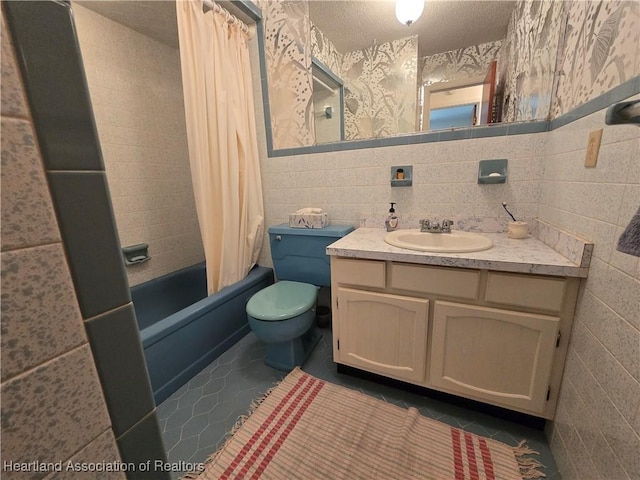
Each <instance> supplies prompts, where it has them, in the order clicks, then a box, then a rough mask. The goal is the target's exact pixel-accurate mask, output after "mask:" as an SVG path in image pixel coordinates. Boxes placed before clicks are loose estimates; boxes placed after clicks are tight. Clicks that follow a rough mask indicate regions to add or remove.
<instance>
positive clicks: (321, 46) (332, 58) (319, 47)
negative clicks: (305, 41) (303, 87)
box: [311, 23, 344, 79]
mask: <svg viewBox="0 0 640 480" xmlns="http://www.w3.org/2000/svg"><path fill="white" fill-rule="evenodd" d="M311 55H313V56H314V57H316V58H317V59H318V60H320V61H321V62H322V63H324V64H325V65H326V66H327V67H329V69H330V70H331V71H332V72H333V73H335V74H336V75H337V76H338V77H339V78H341V79H342V59H343V57H344V55H342V54H341V53H340V52H339V51H338V50H336V47H335V46H334V45H333V43H332V42H331V40H329V39H328V38H327V37H326V36H325V35H324V34H323V33H322V31H321V30H320V29H318V27H316V26H315V25H314V24H313V23H312V24H311Z"/></svg>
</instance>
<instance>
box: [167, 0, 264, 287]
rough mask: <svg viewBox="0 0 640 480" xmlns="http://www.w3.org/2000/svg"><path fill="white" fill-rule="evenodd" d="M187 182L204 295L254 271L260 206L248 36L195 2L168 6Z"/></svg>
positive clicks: (260, 230) (199, 1)
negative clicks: (172, 11) (173, 21)
mask: <svg viewBox="0 0 640 480" xmlns="http://www.w3.org/2000/svg"><path fill="white" fill-rule="evenodd" d="M176 11H177V18H178V34H179V40H180V60H181V63H182V88H183V90H184V104H185V114H186V123H187V138H188V144H189V160H190V165H191V178H192V181H193V191H194V195H195V200H196V209H197V212H198V222H199V224H200V231H201V234H202V242H203V245H204V252H205V258H206V262H207V288H208V291H209V294H212V293H215V292H217V291H218V290H220V289H221V288H223V287H225V286H227V285H231V284H233V283H235V282H237V281H239V280H241V279H242V278H244V277H245V276H246V275H247V273H248V272H249V270H250V269H251V267H252V266H253V265H255V263H256V261H257V258H258V254H259V252H260V247H261V245H262V237H263V232H264V207H263V203H262V184H261V178H260V163H259V158H258V145H257V137H256V126H255V116H254V103H253V90H252V83H251V70H250V66H249V51H248V45H247V39H248V36H247V34H246V33H244V32H242V30H241V28H240V26H239V25H238V24H230V23H228V22H227V18H226V17H225V15H223V14H220V13H214V12H213V11H212V10H210V11H208V12H206V13H203V11H202V0H178V1H176Z"/></svg>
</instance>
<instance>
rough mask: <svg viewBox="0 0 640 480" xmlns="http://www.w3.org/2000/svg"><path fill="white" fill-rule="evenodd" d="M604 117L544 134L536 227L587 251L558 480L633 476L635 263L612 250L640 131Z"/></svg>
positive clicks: (636, 426)
mask: <svg viewBox="0 0 640 480" xmlns="http://www.w3.org/2000/svg"><path fill="white" fill-rule="evenodd" d="M636 98H640V97H636ZM604 115H605V111H604V110H601V111H599V112H596V113H593V114H591V115H588V116H586V117H584V118H582V119H580V120H578V121H576V122H573V123H571V124H569V125H566V126H564V127H561V128H559V129H556V130H553V131H551V132H549V133H548V134H545V135H546V136H547V137H548V139H547V154H546V156H545V165H544V171H545V173H544V179H543V183H542V185H543V186H542V192H541V196H540V207H539V218H540V219H541V220H544V221H547V222H549V223H552V224H554V225H556V226H559V227H560V228H563V229H565V230H568V231H570V232H573V233H576V234H578V235H581V236H584V237H585V238H588V239H590V240H592V241H593V242H594V243H595V246H594V251H593V258H592V260H591V268H590V271H589V278H588V279H587V281H586V284H585V285H583V288H582V291H581V293H580V297H579V300H578V305H577V310H576V316H575V322H574V327H573V334H572V338H571V343H570V346H569V353H568V357H567V364H566V369H565V375H564V381H563V382H564V383H563V386H562V391H561V394H560V399H559V403H558V411H557V418H556V421H555V422H554V423H553V425H552V426H551V428H550V429H549V434H550V436H551V446H552V451H553V454H554V456H555V459H556V462H557V463H558V466H559V469H560V471H561V473H562V478H563V479H565V480H572V479H580V480H583V479H590V478H602V479H614V478H615V479H631V478H637V476H638V472H639V471H640V456H639V455H638V452H640V259H639V258H638V257H635V256H632V255H627V254H625V253H621V252H618V251H617V250H616V249H615V245H616V242H617V239H618V238H619V236H620V234H621V233H622V231H623V229H624V228H625V227H626V226H627V224H628V223H629V221H630V220H631V217H632V216H633V214H634V213H635V212H636V211H637V209H638V207H639V206H640V128H638V127H637V126H633V125H619V126H607V125H605V124H604ZM600 128H603V129H604V131H603V135H602V146H601V147H600V155H599V159H598V164H597V166H596V168H585V167H584V157H585V151H586V145H587V136H588V134H589V132H590V131H591V130H595V129H600Z"/></svg>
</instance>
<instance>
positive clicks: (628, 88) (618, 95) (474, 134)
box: [265, 76, 640, 157]
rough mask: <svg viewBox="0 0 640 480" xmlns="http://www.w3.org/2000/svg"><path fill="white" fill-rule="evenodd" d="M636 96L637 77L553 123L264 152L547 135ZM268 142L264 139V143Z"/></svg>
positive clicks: (639, 87) (280, 154) (638, 89)
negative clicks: (546, 133)
mask: <svg viewBox="0 0 640 480" xmlns="http://www.w3.org/2000/svg"><path fill="white" fill-rule="evenodd" d="M637 94H640V76H637V77H634V78H632V79H630V80H628V81H626V82H624V83H623V84H621V85H618V86H617V87H614V88H613V89H611V90H609V91H608V92H605V93H603V94H602V95H600V96H598V97H596V98H594V99H592V100H589V101H588V102H586V103H584V104H583V105H580V106H579V107H577V108H575V109H574V110H572V111H570V112H567V113H565V114H564V115H562V116H561V117H558V118H556V119H554V120H551V121H547V120H535V121H531V122H519V123H505V124H496V125H492V126H486V127H472V128H466V129H457V130H451V131H435V132H422V133H416V134H413V135H402V136H398V137H387V138H380V139H371V140H352V141H346V142H339V143H332V144H321V145H311V146H308V147H298V148H287V149H279V150H273V149H272V148H268V156H269V157H286V156H288V155H304V154H307V153H321V152H337V151H344V150H357V149H361V148H375V147H387V146H396V145H414V144H419V143H429V142H444V141H449V140H462V139H470V138H489V137H498V136H507V135H522V134H528V133H541V132H550V131H552V130H555V129H556V128H560V127H562V126H564V125H567V124H569V123H571V122H575V121H576V120H579V119H581V118H582V117H585V116H587V115H591V114H592V113H595V112H597V111H599V110H602V109H603V108H606V107H608V106H609V105H611V104H613V103H616V102H620V101H622V100H625V99H626V98H629V97H631V96H633V95H637ZM267 112H268V110H266V109H265V117H266V120H267V121H269V125H270V115H269V114H268V113H267ZM270 140H271V138H270V136H267V143H269V142H270Z"/></svg>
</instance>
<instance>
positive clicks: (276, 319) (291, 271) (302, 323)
mask: <svg viewBox="0 0 640 480" xmlns="http://www.w3.org/2000/svg"><path fill="white" fill-rule="evenodd" d="M352 230H353V227H352V226H350V225H329V226H328V227H325V228H321V229H306V228H291V227H289V226H288V225H287V224H283V225H276V226H273V227H271V228H269V242H270V245H271V258H272V259H273V268H274V270H275V272H276V277H277V279H278V281H277V282H276V283H274V284H273V285H270V286H269V287H267V288H264V289H262V290H260V291H259V292H258V293H256V294H254V295H253V296H252V297H251V298H250V299H249V302H247V317H248V318H249V326H250V327H251V330H253V332H254V333H255V335H256V337H258V339H259V340H261V341H262V342H264V343H265V344H266V347H267V348H266V356H265V359H264V363H266V364H267V365H269V366H270V367H273V368H276V369H278V370H284V371H290V370H292V369H293V368H294V367H296V366H300V365H302V364H303V363H304V362H305V360H306V359H307V357H308V356H309V354H310V353H311V351H312V350H313V348H314V347H315V346H316V344H317V343H318V340H320V338H321V337H322V334H321V333H320V330H318V328H317V327H316V326H315V323H314V319H315V309H316V299H317V296H318V288H319V287H324V286H327V287H328V286H330V285H331V268H330V264H329V257H328V255H327V254H326V248H327V246H328V245H330V244H331V243H333V242H335V241H336V240H338V239H340V238H342V237H344V236H345V235H346V234H348V233H349V232H351V231H352Z"/></svg>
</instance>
